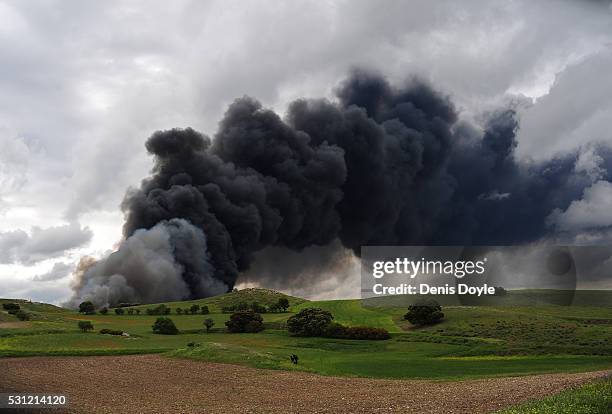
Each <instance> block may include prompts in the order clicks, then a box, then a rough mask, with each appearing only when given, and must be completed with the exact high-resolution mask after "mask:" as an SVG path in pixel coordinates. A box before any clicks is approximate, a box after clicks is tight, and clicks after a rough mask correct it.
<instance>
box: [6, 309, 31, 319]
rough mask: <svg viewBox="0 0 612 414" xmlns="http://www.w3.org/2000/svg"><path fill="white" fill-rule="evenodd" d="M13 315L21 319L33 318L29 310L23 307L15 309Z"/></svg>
mask: <svg viewBox="0 0 612 414" xmlns="http://www.w3.org/2000/svg"><path fill="white" fill-rule="evenodd" d="M10 312H13V311H10ZM13 315H15V316H16V317H17V319H19V320H20V321H29V320H30V318H31V315H30V314H29V313H28V312H26V311H24V310H23V309H19V310H17V311H14V313H13Z"/></svg>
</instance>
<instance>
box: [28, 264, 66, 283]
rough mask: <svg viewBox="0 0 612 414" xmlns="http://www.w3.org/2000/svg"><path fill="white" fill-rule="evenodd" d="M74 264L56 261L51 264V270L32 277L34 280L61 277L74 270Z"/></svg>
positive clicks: (40, 280)
mask: <svg viewBox="0 0 612 414" xmlns="http://www.w3.org/2000/svg"><path fill="white" fill-rule="evenodd" d="M74 268H75V266H74V265H73V264H69V263H64V262H57V263H55V264H54V265H53V267H52V268H51V270H49V271H48V272H46V273H42V274H39V275H36V276H34V277H33V278H32V280H33V281H34V282H52V281H55V280H59V279H63V278H65V277H66V276H69V275H71V274H72V272H73V271H74Z"/></svg>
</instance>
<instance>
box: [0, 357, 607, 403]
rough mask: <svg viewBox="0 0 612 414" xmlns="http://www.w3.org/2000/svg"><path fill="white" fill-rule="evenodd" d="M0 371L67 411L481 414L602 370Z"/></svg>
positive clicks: (99, 367) (136, 365) (159, 364)
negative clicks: (346, 373)
mask: <svg viewBox="0 0 612 414" xmlns="http://www.w3.org/2000/svg"><path fill="white" fill-rule="evenodd" d="M0 373H1V375H0V392H7V391H10V392H36V393H42V392H47V393H58V394H65V395H66V396H67V397H68V399H69V409H68V410H66V411H64V412H71V413H73V412H74V413H118V412H122V413H123V412H128V413H132V412H133V413H171V412H180V413H390V412H402V413H488V412H493V411H496V410H498V409H500V408H504V407H507V406H510V405H513V404H517V403H520V402H523V401H526V400H529V399H537V398H542V397H544V396H547V395H550V394H554V393H557V392H559V391H561V390H563V389H565V388H568V387H573V386H578V385H581V384H583V383H585V382H587V381H589V380H592V379H594V378H597V377H601V376H604V375H605V374H606V372H591V373H580V374H547V375H533V376H525V377H506V378H492V379H481V380H468V381H456V382H436V381H421V380H379V379H366V378H340V377H325V376H320V375H313V374H307V373H299V372H288V371H273V370H260V369H255V368H248V367H242V366H236V365H226V364H214V363H207V362H200V361H192V360H182V359H170V358H164V357H161V356H157V355H137V356H109V357H105V356H101V357H33V358H5V359H0ZM45 412H58V411H57V410H52V411H47V410H45Z"/></svg>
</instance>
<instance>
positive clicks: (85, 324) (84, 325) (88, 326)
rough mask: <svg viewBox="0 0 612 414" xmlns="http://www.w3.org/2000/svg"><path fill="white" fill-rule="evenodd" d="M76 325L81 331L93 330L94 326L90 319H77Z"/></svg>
mask: <svg viewBox="0 0 612 414" xmlns="http://www.w3.org/2000/svg"><path fill="white" fill-rule="evenodd" d="M78 327H79V329H80V330H81V331H83V332H89V331H93V329H94V327H93V324H92V323H91V321H79V323H78Z"/></svg>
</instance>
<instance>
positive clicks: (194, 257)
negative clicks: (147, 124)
mask: <svg viewBox="0 0 612 414" xmlns="http://www.w3.org/2000/svg"><path fill="white" fill-rule="evenodd" d="M336 94H337V101H334V102H332V101H329V100H326V99H319V100H298V101H295V102H293V103H292V104H291V105H290V106H289V108H288V112H287V114H286V117H285V118H284V119H282V118H281V117H280V116H279V115H277V114H276V113H274V112H273V111H271V110H268V109H265V108H263V107H262V105H261V104H260V103H259V102H258V101H256V100H255V99H253V98H250V97H243V98H240V99H237V100H236V101H235V102H234V103H233V104H231V105H230V107H229V108H228V110H227V112H226V114H225V116H224V118H223V119H222V121H221V122H220V124H219V129H218V131H217V133H216V134H215V136H214V139H211V138H209V137H207V136H206V135H203V134H201V133H199V132H196V131H194V130H193V129H190V128H187V129H171V130H167V131H159V132H156V133H155V134H153V136H151V137H150V138H149V139H148V140H147V142H146V148H147V151H148V152H149V153H150V154H151V155H153V157H154V162H155V165H154V168H153V171H152V175H151V177H149V178H146V179H145V180H143V182H142V183H141V186H140V187H139V188H137V189H131V190H129V191H128V193H127V195H126V197H125V200H124V202H123V205H122V208H123V210H124V212H125V215H126V222H125V225H124V236H125V238H126V240H125V242H124V243H123V244H122V246H121V247H120V248H119V250H118V251H117V252H115V253H113V254H111V255H110V256H109V257H108V258H106V259H103V260H102V261H100V262H98V263H96V264H93V265H91V266H90V267H89V268H87V269H86V270H84V271H82V272H81V273H80V275H79V279H78V284H77V285H76V286H75V299H74V301H76V300H80V299H84V298H95V300H96V302H97V303H102V302H104V303H110V304H113V303H117V302H121V301H126V302H127V301H139V302H154V301H160V300H173V299H187V298H195V297H203V296H208V295H212V294H215V293H219V292H221V291H224V290H226V289H231V288H232V287H233V286H234V285H235V283H236V282H237V280H238V278H239V275H240V274H243V275H245V280H247V281H250V282H253V281H258V280H259V281H264V282H265V283H267V284H268V285H269V286H274V287H280V286H291V285H292V284H294V283H299V284H300V285H307V284H309V283H313V282H315V281H319V280H320V278H319V277H317V274H318V275H320V274H322V273H321V272H317V271H314V272H311V273H310V275H305V273H304V272H303V271H300V270H299V269H296V267H295V266H294V265H293V264H294V263H300V262H302V258H301V257H300V256H299V255H297V256H295V260H286V261H284V262H283V261H280V262H279V263H277V264H274V265H275V266H271V265H269V264H271V263H272V264H273V262H274V261H275V260H277V257H279V255H282V252H283V251H287V250H290V251H292V252H298V253H299V252H302V251H303V250H304V249H308V251H307V253H309V254H305V255H304V256H303V259H304V261H306V262H308V263H310V261H311V260H312V261H317V260H319V259H321V258H325V257H326V256H330V257H336V256H335V252H340V256H342V254H343V252H344V251H345V250H346V249H348V250H349V251H350V250H352V251H353V252H354V253H355V254H357V255H359V250H360V247H361V246H362V245H409V244H419V245H424V244H436V245H453V244H458V245H469V244H475V245H478V244H479V245H491V244H520V243H526V242H530V241H534V240H538V239H541V238H544V237H551V236H555V237H561V236H560V235H559V234H556V233H555V232H556V227H555V224H554V223H552V222H551V220H553V221H554V218H553V219H551V218H549V216H550V215H551V213H552V212H553V211H557V213H556V214H557V215H558V212H559V211H564V210H566V209H567V208H568V206H569V205H570V204H571V202H572V201H574V200H577V199H580V197H581V195H582V194H583V192H584V189H585V188H587V187H589V186H591V185H592V184H593V175H592V174H590V173H589V172H588V171H584V169H581V168H577V166H576V165H577V161H578V158H579V155H578V154H569V155H567V156H565V157H563V158H559V159H554V160H551V161H548V162H546V163H540V164H521V163H519V162H518V161H517V160H516V159H515V157H514V149H515V147H516V138H515V136H516V132H517V130H518V128H519V125H518V120H517V116H516V114H515V112H514V111H513V110H512V109H504V110H500V111H498V112H496V113H493V114H489V116H488V117H487V121H486V123H485V125H483V126H482V127H480V126H475V125H470V124H467V123H466V122H464V121H458V115H457V111H456V109H455V108H454V106H453V104H452V103H451V102H450V100H449V99H448V98H447V97H445V96H443V95H441V94H440V93H439V92H437V91H435V90H434V89H433V88H432V87H431V86H429V85H428V84H426V83H423V82H420V81H418V80H413V81H411V82H409V83H407V84H406V85H405V86H404V87H402V88H395V87H393V86H391V85H389V83H388V82H387V81H386V80H385V79H384V78H383V77H381V76H379V75H376V74H371V73H366V72H360V71H355V72H354V73H352V74H351V76H350V77H349V78H348V79H347V80H345V81H344V82H342V83H341V84H340V85H339V87H338V88H337V90H336ZM596 155H597V158H596V159H597V164H598V165H597V168H598V175H597V177H598V179H608V178H609V177H608V172H607V171H608V166H609V165H610V163H611V161H612V157H611V156H610V154H609V151H608V152H606V151H603V150H602V151H599V150H598V151H597V154H596ZM583 164H584V162H583ZM333 241H336V242H335V244H333V245H331V246H330V243H332V242H333ZM313 246H314V250H312V249H313ZM316 246H329V247H325V248H317V247H316ZM326 248H328V249H329V252H331V253H321V251H322V250H321V249H323V250H324V249H326ZM258 252H259V253H258ZM312 252H315V253H317V254H314V255H312V254H310V253H312ZM292 257H293V256H292ZM298 257H300V259H299V260H298V259H297V258H298ZM311 257H312V259H310V258H311ZM253 263H255V265H254V266H253ZM282 263H287V266H285V267H283V266H282ZM313 263H314V262H313ZM321 263H326V261H325V260H323V261H322V262H321ZM318 264H319V262H317V263H316V265H315V266H314V268H316V266H317V265H318ZM305 267H308V266H306V265H305V264H304V263H301V264H300V265H299V268H301V269H303V268H305ZM256 269H260V270H262V272H261V273H260V274H259V275H258V272H256V271H255V270H256ZM266 269H267V270H266ZM270 269H274V271H268V270H270ZM264 270H265V271H264ZM323 274H324V272H323ZM258 278H260V279H258Z"/></svg>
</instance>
